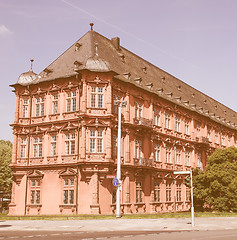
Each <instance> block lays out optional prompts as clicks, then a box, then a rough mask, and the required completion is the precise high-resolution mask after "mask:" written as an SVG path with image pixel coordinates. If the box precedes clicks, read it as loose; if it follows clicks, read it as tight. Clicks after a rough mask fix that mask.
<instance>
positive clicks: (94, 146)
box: [90, 130, 103, 153]
mask: <svg viewBox="0 0 237 240" xmlns="http://www.w3.org/2000/svg"><path fill="white" fill-rule="evenodd" d="M90 152H91V153H96V152H97V153H102V152H103V132H102V131H101V130H91V131H90Z"/></svg>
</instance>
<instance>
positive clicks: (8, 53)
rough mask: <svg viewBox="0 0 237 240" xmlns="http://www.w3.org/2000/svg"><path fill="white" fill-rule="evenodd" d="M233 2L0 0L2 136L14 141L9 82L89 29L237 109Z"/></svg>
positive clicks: (40, 67) (236, 19) (37, 67)
mask: <svg viewBox="0 0 237 240" xmlns="http://www.w3.org/2000/svg"><path fill="white" fill-rule="evenodd" d="M236 13H237V1H236V0H139V1H138V0H116V1H113V0H40V1H37V0H0V78H1V90H0V91H1V94H0V98H1V99H0V111H1V117H0V126H1V131H0V139H4V140H11V141H12V139H13V137H12V130H11V127H10V126H9V124H10V123H12V122H13V121H14V111H15V94H14V93H12V92H11V90H12V88H10V87H9V85H10V84H13V83H16V82H17V79H18V77H19V75H20V74H21V73H22V72H26V71H28V70H29V68H30V59H31V58H33V59H34V60H35V62H34V65H33V70H34V72H36V73H40V72H41V71H42V70H43V69H44V68H46V67H47V66H48V65H49V64H50V63H51V62H52V61H54V60H55V59H56V58H57V57H58V56H59V55H61V54H62V53H63V52H64V51H66V49H67V48H68V47H70V46H71V45H72V44H73V43H75V42H76V41H77V40H78V39H80V38H81V37H82V36H83V35H84V34H85V33H86V32H87V31H89V30H90V26H89V23H90V22H94V24H95V26H94V30H95V31H97V32H99V33H100V34H102V35H104V36H105V37H107V38H112V37H117V36H118V37H120V39H121V45H122V46H123V47H125V48H127V49H128V50H130V51H132V52H134V53H135V54H137V55H139V56H141V57H142V58H144V59H146V60H147V61H149V62H151V63H153V64H154V65H156V66H157V67H160V68H162V69H163V70H165V71H167V72H168V73H170V74H172V75H173V76H175V77H177V78H179V79H180V80H182V81H184V82H186V83H187V84H189V85H191V86H192V87H194V88H196V89H198V90H200V91H202V92H203V93H205V94H207V95H208V96H210V97H212V98H214V99H216V100H217V101H219V102H221V103H222V104H224V105H226V106H227V107H229V108H231V109H233V110H235V111H237V104H236V99H237V97H236V95H237V94H236V92H237V76H236V71H237V67H236V63H237V61H236V60H237V14H236Z"/></svg>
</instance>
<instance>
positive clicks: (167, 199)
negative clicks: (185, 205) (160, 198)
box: [166, 182, 171, 202]
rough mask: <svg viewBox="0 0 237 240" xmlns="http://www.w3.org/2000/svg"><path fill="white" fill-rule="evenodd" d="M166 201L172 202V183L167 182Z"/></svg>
mask: <svg viewBox="0 0 237 240" xmlns="http://www.w3.org/2000/svg"><path fill="white" fill-rule="evenodd" d="M166 202H171V183H169V182H167V183H166Z"/></svg>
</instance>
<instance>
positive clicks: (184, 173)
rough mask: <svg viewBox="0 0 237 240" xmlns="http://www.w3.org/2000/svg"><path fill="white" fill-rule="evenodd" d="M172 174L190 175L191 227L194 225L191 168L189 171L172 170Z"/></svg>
mask: <svg viewBox="0 0 237 240" xmlns="http://www.w3.org/2000/svg"><path fill="white" fill-rule="evenodd" d="M174 174H175V175H177V174H183V175H190V181H191V217H192V227H194V226H195V222H194V206H193V174H192V169H191V170H190V171H174Z"/></svg>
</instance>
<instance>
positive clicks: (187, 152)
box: [185, 150, 190, 166]
mask: <svg viewBox="0 0 237 240" xmlns="http://www.w3.org/2000/svg"><path fill="white" fill-rule="evenodd" d="M185 165H186V166H190V151H188V150H186V151H185Z"/></svg>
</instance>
